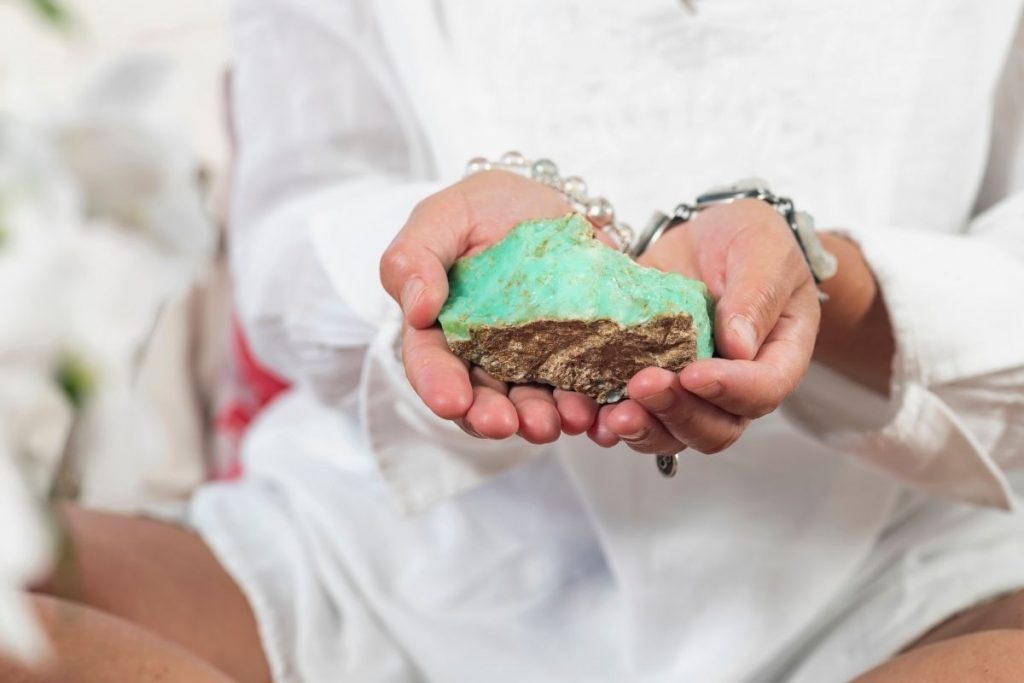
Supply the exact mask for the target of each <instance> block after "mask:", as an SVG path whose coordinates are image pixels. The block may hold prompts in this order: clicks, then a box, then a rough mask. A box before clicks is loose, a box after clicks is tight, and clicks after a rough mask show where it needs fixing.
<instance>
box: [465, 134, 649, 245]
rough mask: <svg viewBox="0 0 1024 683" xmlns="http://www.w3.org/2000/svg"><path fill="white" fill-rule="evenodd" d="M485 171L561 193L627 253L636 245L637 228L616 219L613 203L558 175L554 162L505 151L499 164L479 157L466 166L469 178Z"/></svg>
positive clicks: (578, 180) (577, 180) (580, 182)
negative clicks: (507, 174) (505, 173)
mask: <svg viewBox="0 0 1024 683" xmlns="http://www.w3.org/2000/svg"><path fill="white" fill-rule="evenodd" d="M481 171H510V172H512V173H517V174H519V175H521V176H523V177H526V178H529V179H531V180H536V181H537V182H538V183H541V184H543V185H547V186H548V187H550V188H553V189H555V190H557V191H558V192H560V193H561V194H562V196H563V197H565V198H566V200H567V201H568V202H569V205H570V206H571V207H572V210H573V211H575V212H576V213H579V214H582V215H583V216H586V217H587V219H588V220H589V221H590V222H591V223H592V224H593V225H594V226H595V227H597V228H599V229H600V230H601V231H603V232H604V233H605V234H606V235H608V236H609V237H610V238H611V239H612V241H613V242H614V243H615V246H616V247H617V248H618V250H619V251H623V252H625V251H627V250H628V249H629V247H630V245H632V244H633V229H632V228H631V227H629V226H628V225H627V224H625V223H622V222H620V221H618V220H616V218H615V209H614V208H613V207H612V204H611V202H609V201H608V200H607V199H605V198H604V197H589V196H588V195H587V184H586V183H585V182H584V181H583V179H582V178H580V177H577V176H569V177H568V178H562V177H561V176H560V175H559V174H558V166H556V165H555V163H554V162H553V161H551V160H550V159H537V160H536V161H530V160H529V159H527V158H526V157H524V156H523V155H522V154H520V153H519V152H505V153H504V154H502V155H501V158H500V159H499V160H498V161H488V160H487V159H484V158H483V157H476V158H474V159H470V160H469V163H468V164H466V175H467V176H470V175H473V174H474V173H480V172H481Z"/></svg>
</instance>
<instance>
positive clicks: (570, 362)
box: [449, 314, 697, 403]
mask: <svg viewBox="0 0 1024 683" xmlns="http://www.w3.org/2000/svg"><path fill="white" fill-rule="evenodd" d="M449 346H450V347H451V349H452V351H453V352H454V353H455V354H456V355H458V356H459V357H460V358H463V359H465V360H467V361H469V362H470V363H473V364H475V365H478V366H480V367H481V368H483V369H484V370H486V371H487V372H488V373H489V374H490V375H491V376H492V377H494V378H495V379H499V380H501V381H504V382H514V383H525V382H541V383H544V384H550V385H552V386H555V387H558V388H559V389H566V390H569V391H578V392H580V393H583V394H586V395H587V396H590V397H592V398H594V399H595V400H596V401H597V402H598V403H613V402H615V401H619V400H621V399H622V398H624V397H625V395H626V384H627V382H629V380H630V378H631V377H633V375H635V374H636V373H637V372H639V371H640V370H642V369H644V368H647V367H651V366H655V367H660V368H665V369H667V370H672V371H674V372H678V371H680V370H682V369H683V367H685V366H686V365H688V364H689V363H691V362H693V361H694V360H695V359H696V356H697V337H696V332H695V331H694V330H693V321H692V319H691V317H690V316H689V315H687V314H679V315H673V316H665V317H661V318H657V319H655V320H652V321H650V322H648V323H644V324H642V325H637V326H634V327H622V326H621V325H619V324H617V323H615V322H612V321H611V320H607V319H604V320H594V321H579V320H563V321H560V320H538V321H534V322H531V323H527V324H525V325H520V326H517V327H480V328H476V329H473V330H471V332H470V338H469V339H468V340H465V341H455V342H449Z"/></svg>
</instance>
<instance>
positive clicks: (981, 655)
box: [855, 591, 1024, 683]
mask: <svg viewBox="0 0 1024 683" xmlns="http://www.w3.org/2000/svg"><path fill="white" fill-rule="evenodd" d="M915 681H922V682H925V681H926V682H927V683H945V682H947V681H948V682H949V683H1003V682H1005V683H1018V682H1019V681H1024V591H1021V592H1017V593H1013V594H1012V595H1007V596H1005V597H1002V598H1000V599H998V600H993V601H992V602H987V603H985V604H982V605H978V606H976V607H973V608H971V609H968V610H966V611H964V612H961V613H960V614H958V615H956V616H954V617H952V618H950V619H948V620H946V621H945V622H943V623H941V624H939V625H938V626H936V627H935V628H933V629H932V630H931V631H929V632H928V633H926V634H924V635H923V636H922V637H921V638H919V639H918V640H917V641H915V642H914V643H912V644H911V645H910V646H909V647H908V648H907V649H906V650H904V651H903V652H902V653H901V654H900V655H899V656H897V657H896V658H895V659H893V660H891V661H889V662H886V663H885V664H883V665H882V666H880V667H878V668H876V669H874V670H872V671H870V672H868V673H867V674H864V675H863V676H861V677H860V678H858V679H857V680H856V682H855V683H890V682H891V683H897V682H900V683H913V682H915Z"/></svg>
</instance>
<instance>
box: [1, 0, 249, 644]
mask: <svg viewBox="0 0 1024 683" xmlns="http://www.w3.org/2000/svg"><path fill="white" fill-rule="evenodd" d="M226 11H227V0H175V2H161V3H154V2H145V1H141V0H0V648H6V649H8V650H12V651H13V652H15V654H18V655H20V656H25V657H30V656H32V655H33V653H38V652H39V651H41V649H42V648H43V647H45V645H44V641H43V639H42V638H41V637H40V634H39V633H38V631H37V630H36V629H35V628H34V626H33V624H32V620H31V619H30V616H29V612H28V611H27V610H26V609H24V605H23V604H22V599H21V597H20V591H21V590H22V589H23V587H24V586H25V585H27V584H28V583H29V582H31V581H33V580H35V579H37V578H38V577H39V576H41V575H42V574H43V573H44V572H45V571H46V570H47V567H48V564H49V562H50V561H51V560H52V557H53V549H54V548H55V547H56V546H57V544H58V543H59V540H60V539H59V533H60V532H59V529H58V527H57V525H55V524H53V523H52V519H53V518H52V517H51V515H50V509H51V507H52V505H53V504H54V503H55V502H56V501H59V500H74V501H77V502H79V503H81V504H85V505H89V506H94V507H99V508H106V509H113V510H119V511H125V512H140V511H144V512H148V513H151V514H167V515H174V514H176V512H178V511H180V509H181V506H182V505H183V504H184V502H185V501H186V500H187V497H188V495H189V493H190V491H191V490H192V489H193V488H194V487H195V486H196V485H198V484H199V483H201V482H202V481H204V480H207V479H209V478H211V477H217V476H224V474H225V472H227V471H228V470H229V469H230V467H231V466H232V463H231V462H226V460H225V458H228V459H230V458H232V457H233V446H234V444H232V443H229V444H227V447H225V444H224V437H223V433H224V430H219V429H218V424H219V423H218V419H219V418H218V416H219V415H223V414H224V411H225V404H227V406H228V408H231V407H232V406H231V403H232V400H233V399H232V398H231V386H232V385H233V378H237V374H238V373H237V372H233V370H232V368H233V365H232V357H233V355H232V353H231V340H232V324H231V310H230V294H229V293H230V286H229V283H228V281H227V278H226V275H225V270H224V266H223V256H224V245H223V223H224V219H225V216H224V210H223V207H224V205H225V202H224V200H223V198H224V197H225V196H226V187H227V175H228V161H229V151H228V144H227V132H226V131H227V127H226V125H225V118H226V117H225V75H226V73H227V69H228V46H227V39H226V36H225V34H224V23H225V21H224V19H225V12H226ZM234 384H237V382H234ZM234 408H235V409H236V411H235V412H236V413H239V414H240V415H241V416H242V418H244V417H245V415H246V414H247V413H246V405H244V404H243V405H242V406H241V408H242V409H241V410H238V408H239V405H237V401H236V405H234ZM235 417H236V418H237V415H236V416H235ZM238 422H239V420H238V419H235V420H234V423H238ZM242 422H244V419H242ZM229 431H230V430H229ZM231 433H232V434H237V433H238V429H237V424H236V429H235V431H234V432H231ZM228 441H230V439H228Z"/></svg>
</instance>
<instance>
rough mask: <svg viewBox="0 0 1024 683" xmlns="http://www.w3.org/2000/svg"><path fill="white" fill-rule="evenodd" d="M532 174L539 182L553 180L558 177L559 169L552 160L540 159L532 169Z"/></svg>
mask: <svg viewBox="0 0 1024 683" xmlns="http://www.w3.org/2000/svg"><path fill="white" fill-rule="evenodd" d="M530 174H531V175H532V176H533V177H534V178H537V179H538V180H543V179H547V178H552V177H554V176H557V175H558V167H557V166H555V162H553V161H551V159H538V160H537V161H535V162H533V166H532V167H530Z"/></svg>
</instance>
